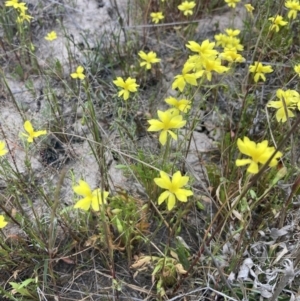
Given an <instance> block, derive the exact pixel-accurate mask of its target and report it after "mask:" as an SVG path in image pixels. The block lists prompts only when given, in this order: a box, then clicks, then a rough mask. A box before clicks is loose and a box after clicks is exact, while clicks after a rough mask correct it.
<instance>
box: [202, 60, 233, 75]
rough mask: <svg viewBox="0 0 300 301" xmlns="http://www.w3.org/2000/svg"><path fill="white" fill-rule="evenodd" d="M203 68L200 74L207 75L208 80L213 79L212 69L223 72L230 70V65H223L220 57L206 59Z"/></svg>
mask: <svg viewBox="0 0 300 301" xmlns="http://www.w3.org/2000/svg"><path fill="white" fill-rule="evenodd" d="M203 68H204V69H205V70H203V71H199V72H198V74H199V75H201V76H203V75H205V76H206V78H207V80H209V81H211V79H212V73H211V71H215V72H217V73H219V74H221V73H224V72H226V71H228V70H229V68H228V67H225V66H222V65H221V59H219V58H217V59H214V60H205V61H204V62H203Z"/></svg>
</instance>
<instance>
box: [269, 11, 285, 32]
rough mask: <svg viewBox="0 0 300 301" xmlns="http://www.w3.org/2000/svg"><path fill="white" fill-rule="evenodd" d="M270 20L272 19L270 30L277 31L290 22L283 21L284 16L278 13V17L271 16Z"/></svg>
mask: <svg viewBox="0 0 300 301" xmlns="http://www.w3.org/2000/svg"><path fill="white" fill-rule="evenodd" d="M268 20H270V21H272V23H273V24H272V25H271V26H270V30H275V31H276V32H278V31H279V29H280V27H279V26H285V25H287V24H288V22H286V21H283V17H282V16H279V15H277V16H276V17H271V18H269V19H268Z"/></svg>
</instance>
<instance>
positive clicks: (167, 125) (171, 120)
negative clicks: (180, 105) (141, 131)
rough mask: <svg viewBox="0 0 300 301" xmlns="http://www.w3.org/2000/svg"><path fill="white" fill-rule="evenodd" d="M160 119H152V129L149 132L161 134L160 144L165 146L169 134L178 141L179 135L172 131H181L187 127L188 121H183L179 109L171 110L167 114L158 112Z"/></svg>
mask: <svg viewBox="0 0 300 301" xmlns="http://www.w3.org/2000/svg"><path fill="white" fill-rule="evenodd" d="M157 115H158V118H159V119H160V120H158V119H150V120H148V123H149V124H150V127H149V128H148V130H147V131H149V132H159V131H161V133H160V135H159V142H160V143H161V144H162V145H165V144H166V142H167V134H168V133H169V134H170V135H171V137H172V138H173V139H174V140H177V135H176V134H175V133H174V132H172V131H171V129H179V128H182V127H183V126H185V124H186V121H185V120H183V119H182V116H181V115H179V111H178V110H177V109H169V110H167V111H165V112H162V111H159V110H158V111H157Z"/></svg>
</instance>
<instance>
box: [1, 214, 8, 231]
mask: <svg viewBox="0 0 300 301" xmlns="http://www.w3.org/2000/svg"><path fill="white" fill-rule="evenodd" d="M6 225H7V222H6V221H5V220H4V216H3V215H0V229H2V228H4V227H5V226H6Z"/></svg>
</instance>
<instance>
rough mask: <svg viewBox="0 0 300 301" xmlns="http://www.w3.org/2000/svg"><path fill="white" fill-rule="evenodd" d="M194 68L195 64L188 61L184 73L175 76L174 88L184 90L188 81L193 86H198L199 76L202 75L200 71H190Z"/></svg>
mask: <svg viewBox="0 0 300 301" xmlns="http://www.w3.org/2000/svg"><path fill="white" fill-rule="evenodd" d="M193 68H194V64H190V63H186V64H185V65H184V67H183V69H182V73H181V74H179V75H176V76H175V77H174V79H175V80H174V82H173V83H172V89H173V90H175V89H177V88H178V89H179V91H180V92H182V91H183V90H184V88H185V85H186V84H187V83H188V84H190V85H192V86H197V78H199V77H200V76H201V74H198V73H188V72H190V71H191V70H192V69H193Z"/></svg>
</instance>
